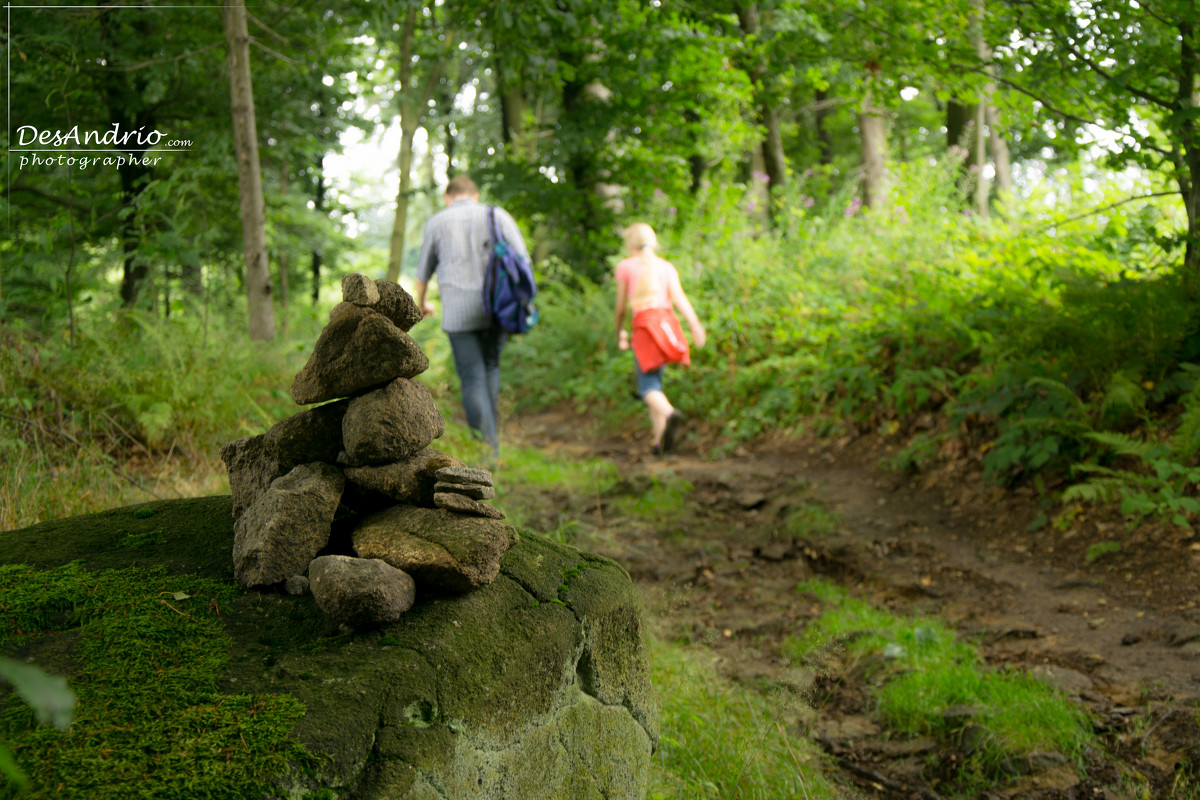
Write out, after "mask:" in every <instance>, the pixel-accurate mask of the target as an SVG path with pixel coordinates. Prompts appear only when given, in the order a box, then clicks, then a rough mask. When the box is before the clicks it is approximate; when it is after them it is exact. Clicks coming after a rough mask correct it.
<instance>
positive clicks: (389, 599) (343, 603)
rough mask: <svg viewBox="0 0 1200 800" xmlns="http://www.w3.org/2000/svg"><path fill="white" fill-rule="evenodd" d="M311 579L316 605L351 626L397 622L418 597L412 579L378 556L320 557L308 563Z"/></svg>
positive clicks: (309, 577) (364, 626)
mask: <svg viewBox="0 0 1200 800" xmlns="http://www.w3.org/2000/svg"><path fill="white" fill-rule="evenodd" d="M308 580H309V588H310V589H311V590H312V593H313V598H314V599H315V600H316V601H317V606H318V607H320V609H321V610H322V611H324V612H325V613H326V614H328V615H329V616H331V617H333V618H334V619H336V620H337V621H338V622H340V623H342V624H343V625H349V626H350V627H351V628H358V629H361V628H374V627H378V626H380V625H386V624H388V623H390V622H395V621H396V620H398V619H400V615H401V614H403V613H404V612H405V611H408V610H409V609H410V608H412V604H413V599H414V598H415V597H416V584H414V583H413V579H412V578H411V577H409V576H408V575H406V574H405V573H403V572H401V571H400V570H398V569H396V568H395V567H393V566H392V565H390V564H388V563H386V562H384V561H380V560H379V559H377V558H351V557H350V556H321V557H320V558H315V559H313V561H312V563H311V564H309V565H308Z"/></svg>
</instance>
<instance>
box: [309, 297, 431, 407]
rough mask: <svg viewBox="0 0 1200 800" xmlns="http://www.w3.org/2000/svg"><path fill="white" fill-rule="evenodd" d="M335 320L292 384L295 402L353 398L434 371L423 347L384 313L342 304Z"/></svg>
mask: <svg viewBox="0 0 1200 800" xmlns="http://www.w3.org/2000/svg"><path fill="white" fill-rule="evenodd" d="M329 317H330V318H329V324H328V325H326V326H325V329H324V330H323V331H321V335H320V336H319V337H318V338H317V344H316V346H315V347H313V352H312V355H311V356H309V358H308V363H306V364H305V365H304V369H302V370H300V372H299V373H297V374H296V377H295V378H294V379H293V380H292V399H293V400H295V401H296V402H297V403H299V404H300V405H307V404H308V403H323V402H325V401H326V400H333V399H336V398H339V397H349V396H351V395H354V394H358V393H359V392H362V391H364V390H366V389H371V388H373V387H376V386H381V385H383V384H385V383H387V382H388V381H391V380H393V379H395V378H411V377H413V376H414V375H419V374H420V373H422V372H424V371H425V370H427V369H428V368H429V359H428V358H427V357H426V356H425V353H424V352H423V351H422V350H421V348H420V346H419V345H417V343H416V342H414V341H413V339H412V337H411V336H409V335H408V334H407V333H405V332H404V331H402V330H401V329H400V328H397V327H396V326H395V325H394V324H392V322H391V321H390V320H389V319H388V318H387V317H386V316H384V315H383V314H380V313H378V312H376V311H375V310H373V309H371V308H366V307H363V306H356V305H353V304H352V303H340V304H338V305H337V306H336V307H335V308H334V309H333V311H332V312H330V315H329Z"/></svg>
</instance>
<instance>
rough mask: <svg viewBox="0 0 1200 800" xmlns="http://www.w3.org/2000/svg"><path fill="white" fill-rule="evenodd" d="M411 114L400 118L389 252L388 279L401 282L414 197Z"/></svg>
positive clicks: (414, 131) (415, 128) (413, 127)
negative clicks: (409, 208) (401, 268)
mask: <svg viewBox="0 0 1200 800" xmlns="http://www.w3.org/2000/svg"><path fill="white" fill-rule="evenodd" d="M414 117H415V115H414V114H412V113H411V112H410V113H408V114H403V115H402V116H401V117H400V158H399V162H400V189H399V190H398V191H397V192H396V216H395V218H393V219H392V238H391V247H390V248H389V250H388V266H387V279H388V280H389V281H392V282H393V283H394V282H396V281H399V280H400V267H401V266H403V264H404V240H405V235H406V233H407V231H408V201H409V198H410V197H411V195H412V157H413V137H415V136H416V135H417V127H418V126H417V122H416V119H415V118H414Z"/></svg>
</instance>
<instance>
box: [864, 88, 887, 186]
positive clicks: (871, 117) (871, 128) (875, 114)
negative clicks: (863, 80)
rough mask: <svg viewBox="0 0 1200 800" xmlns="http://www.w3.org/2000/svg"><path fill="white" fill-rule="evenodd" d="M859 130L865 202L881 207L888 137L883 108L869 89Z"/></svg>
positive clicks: (885, 174)
mask: <svg viewBox="0 0 1200 800" xmlns="http://www.w3.org/2000/svg"><path fill="white" fill-rule="evenodd" d="M858 130H859V135H860V138H861V139H862V160H863V203H864V204H865V205H866V206H867V208H879V207H880V205H881V204H882V203H883V199H884V197H886V196H887V172H886V170H885V168H884V159H885V157H886V150H887V138H886V136H885V133H884V125H883V109H881V108H878V107H876V105H875V101H874V98H873V96H872V90H871V89H870V88H868V89H867V91H866V94H864V95H863V99H862V104H861V105H860V106H859V112H858Z"/></svg>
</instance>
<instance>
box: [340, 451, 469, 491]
mask: <svg viewBox="0 0 1200 800" xmlns="http://www.w3.org/2000/svg"><path fill="white" fill-rule="evenodd" d="M461 463H462V462H461V461H459V460H458V459H457V458H455V457H454V456H451V455H447V454H446V453H443V452H441V451H439V450H434V449H433V448H431V447H426V448H425V449H424V450H421V451H419V452H417V453H416V454H415V455H412V456H409V457H408V458H405V459H401V460H400V461H393V462H391V463H389V464H381V465H379V466H376V467H371V466H367V467H347V468H346V480H348V481H350V483H352V484H354V485H355V486H358V487H360V488H362V489H366V490H368V491H371V492H378V493H379V494H382V495H386V496H387V497H390V498H392V499H393V500H396V501H397V502H400V503H408V504H410V505H418V506H432V505H433V493H434V491H435V488H434V487H435V486H436V485H437V479H436V478H435V477H434V474H435V473H436V472H437V471H438V470H439V469H441V468H442V467H448V466H455V465H458V464H461Z"/></svg>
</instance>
